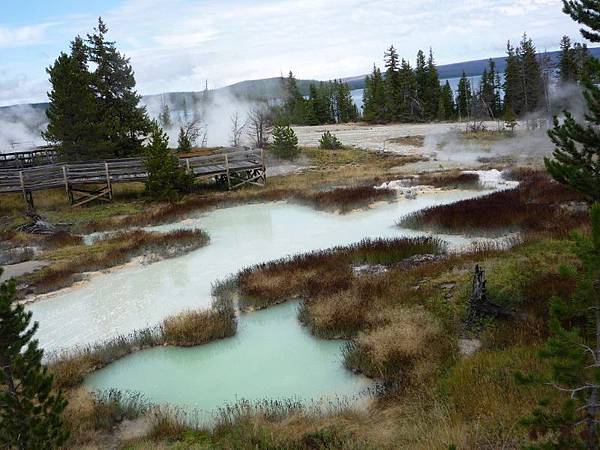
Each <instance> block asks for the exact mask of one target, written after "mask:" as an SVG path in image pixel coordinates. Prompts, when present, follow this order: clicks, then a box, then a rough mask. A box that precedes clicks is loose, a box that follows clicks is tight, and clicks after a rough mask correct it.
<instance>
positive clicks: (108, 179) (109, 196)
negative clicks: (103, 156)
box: [104, 161, 113, 201]
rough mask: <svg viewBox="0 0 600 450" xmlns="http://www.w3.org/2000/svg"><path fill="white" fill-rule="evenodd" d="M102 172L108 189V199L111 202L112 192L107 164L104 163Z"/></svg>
mask: <svg viewBox="0 0 600 450" xmlns="http://www.w3.org/2000/svg"><path fill="white" fill-rule="evenodd" d="M104 170H105V171H106V186H107V187H108V198H109V199H110V200H111V201H112V199H113V192H112V184H111V182H110V172H109V170H108V162H106V161H104Z"/></svg>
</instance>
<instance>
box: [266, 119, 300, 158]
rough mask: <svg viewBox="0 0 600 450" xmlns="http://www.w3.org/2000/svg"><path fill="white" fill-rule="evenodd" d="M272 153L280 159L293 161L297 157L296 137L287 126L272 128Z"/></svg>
mask: <svg viewBox="0 0 600 450" xmlns="http://www.w3.org/2000/svg"><path fill="white" fill-rule="evenodd" d="M271 150H272V151H273V153H274V154H275V155H276V156H277V157H279V158H282V159H294V158H295V157H296V156H298V153H299V149H298V137H297V136H296V133H294V130H292V129H291V128H290V127H289V125H285V126H284V125H275V126H274V127H273V143H272V144H271Z"/></svg>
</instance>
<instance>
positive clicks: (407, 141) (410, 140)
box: [386, 134, 425, 148]
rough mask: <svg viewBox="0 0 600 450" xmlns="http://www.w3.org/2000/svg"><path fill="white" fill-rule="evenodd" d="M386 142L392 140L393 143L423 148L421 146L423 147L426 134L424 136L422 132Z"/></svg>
mask: <svg viewBox="0 0 600 450" xmlns="http://www.w3.org/2000/svg"><path fill="white" fill-rule="evenodd" d="M386 142H390V143H392V144H399V145H407V146H410V147H417V148H421V147H423V144H424V143H425V136H422V135H420V134H417V135H414V136H400V137H395V138H391V139H388V140H387V141H386Z"/></svg>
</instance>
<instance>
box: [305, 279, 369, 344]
mask: <svg viewBox="0 0 600 450" xmlns="http://www.w3.org/2000/svg"><path fill="white" fill-rule="evenodd" d="M370 306H371V303H370V302H369V301H368V299H367V298H365V297H363V296H359V295H358V293H357V292H356V291H355V290H353V289H349V290H346V291H341V292H336V293H333V294H331V295H323V296H320V297H317V298H314V299H307V300H305V301H304V302H303V303H302V304H301V306H300V310H299V312H298V318H299V319H300V321H301V322H302V323H303V324H304V325H306V326H307V327H308V328H309V329H310V331H311V333H312V334H314V335H315V336H318V337H320V338H324V339H342V338H345V339H347V338H350V337H353V336H355V335H356V333H357V330H361V329H363V328H364V327H365V326H366V323H367V322H366V317H367V313H368V311H369V308H370Z"/></svg>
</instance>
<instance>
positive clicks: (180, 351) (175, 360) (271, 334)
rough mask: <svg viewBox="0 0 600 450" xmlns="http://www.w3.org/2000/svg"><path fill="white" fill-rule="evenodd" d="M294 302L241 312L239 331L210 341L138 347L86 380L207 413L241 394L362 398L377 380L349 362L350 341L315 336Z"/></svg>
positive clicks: (315, 399) (247, 397) (307, 399)
mask: <svg viewBox="0 0 600 450" xmlns="http://www.w3.org/2000/svg"><path fill="white" fill-rule="evenodd" d="M296 308H297V303H296V302H293V303H288V304H283V305H279V306H275V307H272V308H269V309H266V310H262V311H258V312H254V313H251V314H245V315H242V317H241V318H240V320H239V328H238V333H237V334H236V335H235V336H234V337H231V338H228V339H224V340H221V341H217V342H213V343H210V344H207V345H202V346H199V347H193V348H176V347H160V348H155V349H150V350H145V351H142V352H138V353H135V354H133V355H131V356H128V357H126V358H124V359H121V360H119V361H117V362H115V363H113V364H111V365H109V366H107V367H105V368H104V369H101V370H99V371H97V372H95V373H93V374H92V375H90V376H89V377H88V378H87V379H86V380H85V385H86V386H87V387H88V388H90V389H92V390H104V389H111V388H116V389H119V390H121V391H135V392H140V393H142V394H143V395H144V397H145V398H147V399H148V400H150V401H151V402H153V403H169V404H175V405H178V406H182V407H186V408H188V409H195V410H199V411H200V413H201V417H202V418H208V417H209V416H210V415H211V412H213V411H215V410H216V409H217V408H219V407H222V406H224V405H225V404H233V403H236V402H237V401H239V400H241V399H245V400H249V401H253V402H256V401H259V400H263V399H271V400H282V399H288V398H293V399H295V400H298V401H303V402H305V403H311V402H316V403H319V402H320V403H325V404H327V402H328V401H329V400H334V401H335V400H337V399H340V398H341V399H346V400H347V401H351V402H355V401H357V400H360V399H361V398H362V397H364V394H366V391H367V390H368V388H369V387H370V386H371V382H370V381H369V380H368V379H366V378H365V377H362V376H357V375H354V374H353V373H351V372H350V371H348V370H346V369H345V368H344V366H343V365H342V361H341V357H342V355H341V351H340V350H341V347H342V346H343V345H344V342H343V341H328V340H323V339H316V338H315V337H313V336H311V335H310V334H309V333H308V331H307V330H306V329H305V328H303V327H301V326H300V323H299V322H298V320H297V319H296Z"/></svg>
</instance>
